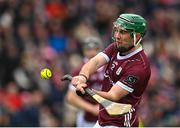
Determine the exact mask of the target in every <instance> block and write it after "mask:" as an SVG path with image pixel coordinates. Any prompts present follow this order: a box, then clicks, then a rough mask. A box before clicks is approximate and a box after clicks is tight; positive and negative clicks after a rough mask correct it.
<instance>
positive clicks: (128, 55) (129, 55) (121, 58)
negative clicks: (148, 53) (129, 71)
mask: <svg viewBox="0 0 180 128" xmlns="http://www.w3.org/2000/svg"><path fill="white" fill-rule="evenodd" d="M142 50H143V48H142V46H141V47H139V48H138V49H136V50H135V51H133V52H131V53H129V54H127V55H125V56H120V54H119V52H118V54H117V59H118V60H123V59H127V58H129V57H131V56H133V55H135V54H137V53H138V52H140V51H142Z"/></svg>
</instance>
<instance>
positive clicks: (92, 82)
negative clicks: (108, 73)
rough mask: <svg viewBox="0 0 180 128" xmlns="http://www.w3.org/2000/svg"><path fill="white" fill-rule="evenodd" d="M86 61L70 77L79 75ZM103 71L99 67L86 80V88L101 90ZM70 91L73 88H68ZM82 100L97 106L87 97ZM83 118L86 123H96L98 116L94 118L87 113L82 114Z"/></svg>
mask: <svg viewBox="0 0 180 128" xmlns="http://www.w3.org/2000/svg"><path fill="white" fill-rule="evenodd" d="M87 61H88V59H86V58H85V59H84V60H83V64H82V65H80V66H79V67H78V68H77V69H75V70H74V71H73V72H72V76H76V75H78V74H79V72H80V69H81V68H82V66H83V65H84V64H85V63H86V62H87ZM104 71H105V68H103V67H101V68H99V69H98V70H97V71H96V72H95V73H94V74H92V75H91V76H90V78H89V79H88V82H87V85H88V87H90V88H92V89H95V90H101V89H102V81H103V79H104ZM70 89H74V90H75V88H74V87H73V86H72V85H71V86H70ZM83 98H84V100H86V101H88V102H90V103H92V104H97V102H96V101H94V100H93V99H92V98H90V97H88V96H85V97H83ZM83 116H84V117H83V118H84V120H85V121H87V122H94V123H95V122H96V121H97V120H98V116H94V115H93V114H91V113H89V112H86V111H85V112H84V114H83Z"/></svg>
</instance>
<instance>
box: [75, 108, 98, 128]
mask: <svg viewBox="0 0 180 128" xmlns="http://www.w3.org/2000/svg"><path fill="white" fill-rule="evenodd" d="M95 123H96V122H87V121H86V120H85V119H84V112H83V111H80V112H78V113H77V120H76V126H77V127H86V128H87V127H91V128H92V127H93V126H94V125H95Z"/></svg>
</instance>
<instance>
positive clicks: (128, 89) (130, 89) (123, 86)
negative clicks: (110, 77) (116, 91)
mask: <svg viewBox="0 0 180 128" xmlns="http://www.w3.org/2000/svg"><path fill="white" fill-rule="evenodd" d="M115 85H118V86H120V87H122V88H123V89H125V90H126V91H128V92H131V93H132V92H133V91H134V89H133V88H130V87H128V86H127V85H125V84H123V83H122V82H120V81H118V82H116V84H115Z"/></svg>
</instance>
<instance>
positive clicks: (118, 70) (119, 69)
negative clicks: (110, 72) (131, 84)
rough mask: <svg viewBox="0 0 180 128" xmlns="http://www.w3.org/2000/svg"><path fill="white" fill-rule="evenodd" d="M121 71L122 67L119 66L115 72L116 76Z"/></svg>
mask: <svg viewBox="0 0 180 128" xmlns="http://www.w3.org/2000/svg"><path fill="white" fill-rule="evenodd" d="M121 71H122V67H121V66H120V67H119V68H118V69H117V71H116V75H120V73H121Z"/></svg>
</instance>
